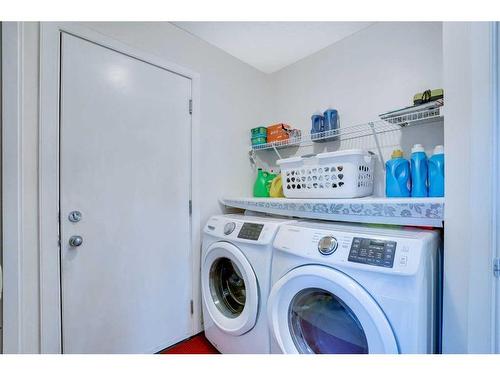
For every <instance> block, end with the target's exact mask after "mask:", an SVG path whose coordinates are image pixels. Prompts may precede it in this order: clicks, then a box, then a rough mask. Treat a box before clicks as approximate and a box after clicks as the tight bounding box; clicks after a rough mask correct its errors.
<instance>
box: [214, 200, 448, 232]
mask: <svg viewBox="0 0 500 375" xmlns="http://www.w3.org/2000/svg"><path fill="white" fill-rule="evenodd" d="M221 203H222V204H223V205H225V206H229V207H235V208H240V209H246V210H251V211H257V212H265V213H269V214H274V215H284V216H295V217H302V218H310V219H321V220H330V221H348V222H358V223H373V224H395V225H411V226H429V227H437V228H442V227H443V220H444V198H374V197H367V198H357V199H287V198H223V199H221Z"/></svg>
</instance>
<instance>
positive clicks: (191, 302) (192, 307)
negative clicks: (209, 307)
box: [189, 300, 194, 315]
mask: <svg viewBox="0 0 500 375" xmlns="http://www.w3.org/2000/svg"><path fill="white" fill-rule="evenodd" d="M189 306H190V309H191V315H193V314H194V302H193V300H191V301H190V302H189Z"/></svg>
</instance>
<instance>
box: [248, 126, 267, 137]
mask: <svg viewBox="0 0 500 375" xmlns="http://www.w3.org/2000/svg"><path fill="white" fill-rule="evenodd" d="M250 133H251V135H252V136H251V138H258V137H267V128H266V127H265V126H259V127H256V128H253V129H251V130H250Z"/></svg>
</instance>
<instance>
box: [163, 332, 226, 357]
mask: <svg viewBox="0 0 500 375" xmlns="http://www.w3.org/2000/svg"><path fill="white" fill-rule="evenodd" d="M159 354H220V353H219V352H218V351H217V349H215V348H214V347H213V346H212V344H210V342H208V340H207V339H206V338H205V336H204V335H203V333H200V334H198V335H196V336H193V337H191V338H189V339H187V340H185V341H182V342H180V343H178V344H175V345H174V346H171V347H170V348H167V349H165V350H162V351H161V352H160V353H159Z"/></svg>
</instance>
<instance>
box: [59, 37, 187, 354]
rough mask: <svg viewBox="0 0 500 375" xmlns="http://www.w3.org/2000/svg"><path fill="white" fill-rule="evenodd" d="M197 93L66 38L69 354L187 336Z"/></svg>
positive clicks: (64, 201)
mask: <svg viewBox="0 0 500 375" xmlns="http://www.w3.org/2000/svg"><path fill="white" fill-rule="evenodd" d="M190 98H191V81H190V79H187V78H185V77H182V76H180V75H177V74H174V73H172V72H169V71H167V70H164V69H162V68H160V67H157V66H154V65H151V64H148V63H146V62H143V61H140V60H137V59H135V58H132V57H130V56H127V55H124V54H122V53H119V52H117V51H114V50H111V49H108V48H105V47H103V46H100V45H97V44H94V43H91V42H88V41H85V40H83V39H80V38H77V37H74V36H71V35H67V34H63V36H62V44H61V120H60V121H61V123H60V211H61V219H60V220H61V221H60V223H61V288H62V295H61V298H62V337H63V340H62V341H63V342H62V345H63V352H64V353H151V352H155V351H158V350H160V349H162V348H165V347H167V346H169V345H172V344H174V343H175V342H178V341H180V340H182V339H184V338H186V337H188V336H189V335H190V333H191V314H190V300H191V296H192V289H191V284H192V282H191V276H192V272H191V261H190V259H191V250H190V246H191V244H190V217H189V199H190V174H191V169H190V168H191V160H190V152H191V150H190V149H191V147H190V145H191V117H190V114H189V99H190ZM72 211H79V212H80V213H81V220H80V221H78V222H71V221H70V220H69V215H70V213H71V212H72ZM72 236H81V239H83V242H82V243H81V245H80V246H76V245H78V242H79V241H78V238H77V241H74V242H73V246H71V245H70V240H71V238H72Z"/></svg>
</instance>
